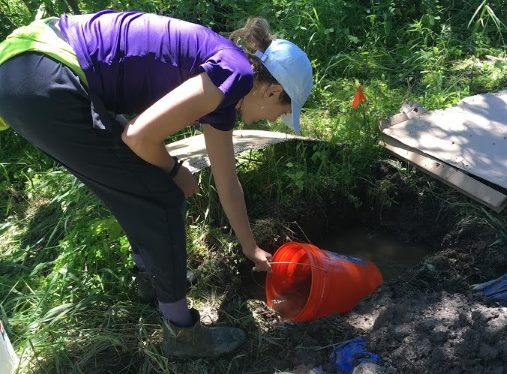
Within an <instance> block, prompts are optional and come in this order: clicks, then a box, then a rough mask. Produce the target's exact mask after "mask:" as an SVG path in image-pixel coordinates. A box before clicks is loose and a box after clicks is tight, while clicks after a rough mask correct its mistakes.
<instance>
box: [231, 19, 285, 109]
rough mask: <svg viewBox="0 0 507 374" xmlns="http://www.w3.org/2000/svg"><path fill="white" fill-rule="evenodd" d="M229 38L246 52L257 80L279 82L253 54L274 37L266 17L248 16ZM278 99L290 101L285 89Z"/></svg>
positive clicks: (267, 44) (264, 46) (261, 49)
mask: <svg viewBox="0 0 507 374" xmlns="http://www.w3.org/2000/svg"><path fill="white" fill-rule="evenodd" d="M229 39H231V40H232V41H233V42H235V43H236V44H238V45H239V46H241V47H242V48H243V49H244V50H245V52H247V54H248V58H249V60H250V63H251V64H252V68H253V72H254V77H255V80H256V81H257V82H260V83H272V84H280V83H278V81H277V80H276V79H275V78H273V76H272V75H271V73H270V72H269V71H268V69H266V67H265V66H264V64H263V63H262V62H261V60H260V59H259V58H258V57H256V56H255V55H254V53H255V52H256V51H261V52H264V51H265V50H266V49H268V47H269V45H270V44H271V41H272V40H273V39H274V36H273V35H272V34H271V30H270V27H269V23H268V21H266V19H264V18H261V17H253V18H250V19H249V20H248V21H247V22H246V24H245V26H243V27H242V28H240V29H238V30H236V31H233V32H232V33H231V34H230V35H229ZM280 101H281V102H282V103H284V104H289V103H290V102H291V100H290V97H289V95H287V93H286V92H285V91H284V92H282V94H281V95H280Z"/></svg>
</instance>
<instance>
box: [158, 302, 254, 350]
mask: <svg viewBox="0 0 507 374" xmlns="http://www.w3.org/2000/svg"><path fill="white" fill-rule="evenodd" d="M190 312H191V313H192V317H193V318H194V321H195V323H194V325H193V326H190V327H178V326H176V325H174V324H173V323H172V322H170V321H167V320H164V323H163V331H164V348H165V352H166V355H167V356H168V357H170V358H191V357H195V358H197V357H217V356H220V355H223V354H226V353H230V352H232V351H234V350H236V349H237V348H239V346H240V345H241V344H243V343H244V342H245V340H246V334H245V333H244V332H243V330H241V329H238V328H235V327H222V326H217V327H206V326H203V325H201V320H200V316H199V312H198V311H197V310H195V309H191V310H190Z"/></svg>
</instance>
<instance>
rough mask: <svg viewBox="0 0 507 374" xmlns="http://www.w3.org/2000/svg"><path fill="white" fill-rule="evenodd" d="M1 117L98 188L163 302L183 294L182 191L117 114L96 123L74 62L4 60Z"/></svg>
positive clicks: (29, 56)
mask: <svg viewBox="0 0 507 374" xmlns="http://www.w3.org/2000/svg"><path fill="white" fill-rule="evenodd" d="M101 115H105V116H108V114H107V113H101ZM0 116H1V117H3V118H4V119H5V121H6V122H7V123H8V124H9V125H10V126H11V127H12V129H14V130H15V131H16V132H17V133H18V134H19V135H21V136H22V137H24V138H25V139H27V140H28V141H29V142H30V143H32V144H33V145H34V146H36V147H38V148H39V149H41V150H42V151H43V152H44V153H46V154H48V155H49V156H51V157H53V158H54V159H56V160H57V161H59V162H60V163H62V164H63V165H64V166H65V167H66V168H67V169H68V170H69V171H70V172H71V173H73V174H74V175H75V176H76V177H77V178H78V179H79V180H81V181H82V182H83V183H84V184H85V185H86V186H88V187H89V188H90V189H91V190H92V191H93V192H94V193H95V194H97V196H98V197H99V198H100V199H101V200H102V202H103V203H104V205H105V206H106V207H107V208H108V209H109V210H110V211H111V212H112V213H113V215H114V216H115V217H116V219H117V220H118V222H119V223H120V225H121V226H122V228H123V230H124V231H125V233H126V234H127V237H128V238H129V241H130V243H131V245H132V247H133V249H134V251H136V252H139V254H140V255H141V257H142V258H143V261H144V262H145V264H146V268H147V270H148V271H149V272H150V273H151V274H152V275H153V276H154V278H155V285H156V290H157V296H158V299H159V300H160V301H162V302H174V301H177V300H179V299H181V298H183V297H184V296H185V292H186V285H185V282H186V258H187V254H186V243H185V219H184V217H185V198H184V195H183V192H182V191H181V190H180V189H179V188H178V186H177V185H176V184H175V183H174V182H173V180H172V179H171V178H170V177H169V176H168V175H167V173H165V172H164V171H163V170H162V169H160V168H158V167H156V166H154V165H151V164H149V163H147V162H145V161H144V160H142V159H141V158H139V157H138V156H137V155H136V154H135V153H133V152H132V151H131V150H130V148H128V147H127V146H126V145H125V144H124V143H123V141H122V140H121V133H122V131H123V128H122V127H121V125H120V124H119V123H117V122H116V121H114V120H113V119H112V118H108V123H110V124H111V126H110V127H109V128H108V129H105V130H100V129H96V128H93V121H92V114H91V101H90V98H89V96H88V93H87V92H86V89H85V88H84V87H83V86H82V85H81V82H80V81H79V78H78V77H77V76H76V75H75V74H74V73H73V72H72V71H71V70H70V69H69V68H67V67H66V66H64V65H62V64H61V63H59V62H57V61H55V60H53V59H52V58H50V57H47V56H44V55H41V54H37V53H25V54H22V55H19V56H17V57H14V58H13V59H11V60H8V61H7V62H5V63H4V64H2V65H0ZM7 131H9V130H7Z"/></svg>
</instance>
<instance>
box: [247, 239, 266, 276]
mask: <svg viewBox="0 0 507 374" xmlns="http://www.w3.org/2000/svg"><path fill="white" fill-rule="evenodd" d="M243 254H244V255H245V256H246V257H247V258H248V259H250V260H251V261H253V263H254V264H255V267H254V270H255V271H267V272H270V271H271V264H270V262H271V260H272V259H273V256H271V253H269V252H266V251H264V250H263V249H261V248H259V247H258V246H257V245H256V246H255V247H254V248H253V249H251V250H245V249H243Z"/></svg>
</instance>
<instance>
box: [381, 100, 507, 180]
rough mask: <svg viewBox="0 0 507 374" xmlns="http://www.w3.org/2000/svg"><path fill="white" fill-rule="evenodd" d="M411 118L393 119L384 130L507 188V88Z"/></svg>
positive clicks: (437, 157)
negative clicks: (506, 89) (403, 119)
mask: <svg viewBox="0 0 507 374" xmlns="http://www.w3.org/2000/svg"><path fill="white" fill-rule="evenodd" d="M408 117H409V119H407V120H406V121H402V118H401V119H397V118H393V119H392V120H391V121H390V122H387V123H386V124H384V128H382V132H383V133H384V134H386V135H389V136H391V137H393V138H395V139H397V140H399V141H401V142H402V143H404V144H406V145H407V146H409V147H412V148H416V149H418V150H420V151H421V152H424V154H426V155H430V156H432V157H435V158H436V159H438V160H442V161H443V162H445V163H447V164H449V165H452V166H454V167H457V168H459V169H461V170H464V171H465V172H466V173H468V174H472V175H474V176H477V177H479V178H481V179H484V180H487V181H488V182H491V183H493V184H495V185H498V186H500V187H502V188H507V91H502V92H498V93H487V94H481V95H475V96H470V97H467V98H465V99H463V100H462V101H461V102H460V103H459V104H458V105H456V106H454V107H451V108H447V109H444V110H435V111H431V112H427V113H423V114H421V115H419V116H416V117H414V118H410V116H408ZM398 120H401V122H399V123H394V122H396V121H398ZM393 123H394V124H393Z"/></svg>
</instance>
